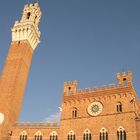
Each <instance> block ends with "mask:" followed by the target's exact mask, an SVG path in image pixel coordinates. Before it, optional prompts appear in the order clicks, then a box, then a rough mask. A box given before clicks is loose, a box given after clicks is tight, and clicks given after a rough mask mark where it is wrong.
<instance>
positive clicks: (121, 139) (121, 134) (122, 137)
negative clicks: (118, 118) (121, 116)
mask: <svg viewBox="0 0 140 140" xmlns="http://www.w3.org/2000/svg"><path fill="white" fill-rule="evenodd" d="M117 140H126V131H125V129H124V128H123V127H122V126H120V127H119V128H118V130H117Z"/></svg>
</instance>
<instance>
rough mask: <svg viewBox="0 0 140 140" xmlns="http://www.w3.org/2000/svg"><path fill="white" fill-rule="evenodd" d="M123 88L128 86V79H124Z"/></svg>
mask: <svg viewBox="0 0 140 140" xmlns="http://www.w3.org/2000/svg"><path fill="white" fill-rule="evenodd" d="M123 86H127V80H126V78H123Z"/></svg>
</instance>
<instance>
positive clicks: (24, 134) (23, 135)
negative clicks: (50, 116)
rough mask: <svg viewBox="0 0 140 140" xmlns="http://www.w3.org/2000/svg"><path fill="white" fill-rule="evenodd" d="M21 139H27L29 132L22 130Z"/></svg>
mask: <svg viewBox="0 0 140 140" xmlns="http://www.w3.org/2000/svg"><path fill="white" fill-rule="evenodd" d="M20 140H27V132H26V131H22V132H21V134H20Z"/></svg>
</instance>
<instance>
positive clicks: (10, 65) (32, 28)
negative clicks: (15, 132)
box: [0, 3, 41, 140]
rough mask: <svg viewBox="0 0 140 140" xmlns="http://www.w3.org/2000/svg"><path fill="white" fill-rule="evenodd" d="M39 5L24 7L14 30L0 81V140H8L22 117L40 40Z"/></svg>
mask: <svg viewBox="0 0 140 140" xmlns="http://www.w3.org/2000/svg"><path fill="white" fill-rule="evenodd" d="M40 18H41V11H40V8H39V5H38V3H34V4H30V5H25V7H24V9H23V15H22V18H21V20H20V21H16V22H15V24H14V26H13V28H12V41H11V45H10V49H9V53H8V56H7V58H6V62H5V64H4V68H3V71H2V73H1V77H0V140H5V139H7V137H8V135H9V133H11V130H12V126H13V125H14V124H15V122H16V121H17V119H18V117H19V113H20V109H21V105H22V98H23V96H24V90H25V87H26V81H27V77H28V73H29V69H30V65H31V60H32V55H33V53H34V50H35V48H36V47H37V45H38V43H39V39H40V31H39V27H38V25H39V21H40Z"/></svg>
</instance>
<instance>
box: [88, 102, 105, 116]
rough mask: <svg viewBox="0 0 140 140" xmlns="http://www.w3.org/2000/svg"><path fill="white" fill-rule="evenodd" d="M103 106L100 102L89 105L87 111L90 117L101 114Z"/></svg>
mask: <svg viewBox="0 0 140 140" xmlns="http://www.w3.org/2000/svg"><path fill="white" fill-rule="evenodd" d="M102 109H103V105H102V104H101V103H100V102H93V103H91V104H89V106H88V108H87V111H88V113H89V114H90V115H91V116H97V115H99V114H100V113H101V112H102Z"/></svg>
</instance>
